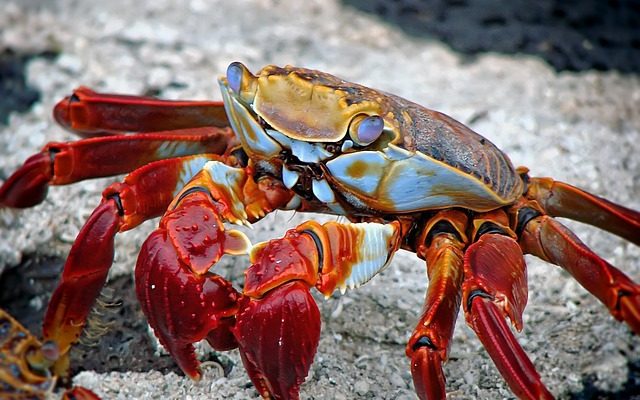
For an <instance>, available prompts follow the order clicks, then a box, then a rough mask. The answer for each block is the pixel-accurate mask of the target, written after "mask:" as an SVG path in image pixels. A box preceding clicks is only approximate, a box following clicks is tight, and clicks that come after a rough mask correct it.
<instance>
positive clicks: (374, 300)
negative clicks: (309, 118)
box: [0, 0, 640, 399]
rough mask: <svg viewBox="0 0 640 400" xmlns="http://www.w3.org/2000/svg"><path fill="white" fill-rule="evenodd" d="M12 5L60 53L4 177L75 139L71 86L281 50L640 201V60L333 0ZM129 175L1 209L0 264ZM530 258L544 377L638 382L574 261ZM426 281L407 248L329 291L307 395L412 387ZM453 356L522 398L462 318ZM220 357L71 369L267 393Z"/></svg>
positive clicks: (117, 386) (613, 258) (532, 317)
mask: <svg viewBox="0 0 640 400" xmlns="http://www.w3.org/2000/svg"><path fill="white" fill-rule="evenodd" d="M0 8H2V10H3V12H2V13H0V27H2V29H1V30H0V50H1V49H3V48H11V49H14V50H16V51H20V52H22V53H25V54H26V53H29V54H38V53H42V52H47V53H48V52H55V53H58V54H59V56H58V57H57V58H53V59H52V58H46V57H39V58H38V57H36V58H33V59H31V61H30V62H29V64H28V68H27V79H28V84H29V85H31V86H32V87H34V88H37V90H39V91H40V92H41V99H40V101H39V102H38V103H36V104H35V105H34V107H32V109H31V110H30V111H29V112H28V113H25V114H17V113H13V114H11V115H10V117H9V121H8V124H7V125H6V126H0V177H2V176H5V177H6V176H8V175H9V174H10V173H11V172H12V171H13V170H15V169H16V168H17V167H18V166H19V165H21V163H22V161H23V160H24V159H25V158H26V157H28V156H29V155H30V154H32V153H34V152H37V151H38V149H39V148H40V147H41V146H42V145H43V144H44V143H45V142H46V141H49V140H54V141H61V140H72V139H73V136H72V135H70V134H69V133H67V132H65V131H63V130H62V129H60V128H59V127H56V126H55V125H54V123H53V121H52V118H51V116H50V112H51V109H52V107H53V105H54V104H55V102H56V101H57V100H58V99H60V98H62V97H63V96H64V95H67V94H68V93H70V91H71V90H72V89H73V88H74V87H77V86H79V85H86V86H89V87H92V88H94V89H96V90H101V91H111V92H125V93H131V94H144V93H157V94H159V95H161V96H163V97H168V98H180V99H183V98H200V99H204V98H219V93H218V89H217V88H216V83H215V77H217V76H218V75H220V74H222V73H223V72H224V71H225V69H226V66H227V65H228V64H229V63H230V62H231V61H234V60H240V61H243V62H244V63H245V64H246V65H248V66H249V67H250V68H251V69H252V70H254V71H255V70H258V69H259V68H260V67H262V66H263V65H266V64H269V63H274V64H279V65H285V64H293V65H299V66H306V67H311V68H317V69H321V70H325V71H328V72H331V73H334V74H336V75H338V76H341V77H344V78H346V79H348V80H351V81H356V82H361V83H363V84H366V85H369V86H373V87H376V88H379V89H383V90H386V91H389V92H392V93H396V94H399V95H401V96H403V97H406V98H409V99H411V100H414V101H416V102H418V103H421V104H424V105H425V106H428V107H430V108H433V109H437V110H440V111H443V112H445V113H447V114H449V115H451V116H453V117H454V118H456V119H458V120H460V121H462V122H464V123H467V124H469V125H470V126H471V127H472V128H473V129H474V130H476V131H478V132H480V133H482V134H483V135H485V136H486V137H487V138H488V139H489V140H491V141H493V142H494V143H496V144H497V145H498V146H499V147H500V148H502V149H503V150H504V151H505V152H506V153H507V154H509V156H510V157H511V159H512V161H513V162H514V164H516V165H527V166H528V167H529V168H530V169H531V175H534V176H553V177H555V178H557V179H560V180H563V181H567V182H570V183H572V184H575V185H577V186H580V187H583V188H585V189H587V190H589V191H591V192H593V193H595V194H598V195H606V196H607V197H608V198H610V199H612V200H614V201H616V202H618V203H621V204H625V205H626V206H629V207H631V208H634V209H640V158H639V157H638V154H639V152H640V106H639V105H640V81H639V79H638V77H637V76H635V75H621V74H619V73H616V72H595V71H585V72H581V73H569V72H555V71H554V70H552V69H551V68H550V67H549V66H548V65H547V64H545V63H544V62H543V61H541V60H540V59H537V58H535V57H530V56H506V55H497V54H483V55H480V56H478V57H477V58H476V59H475V60H473V61H471V62H470V61H468V60H464V61H463V59H462V58H461V57H460V56H459V55H457V54H456V53H454V52H452V51H451V50H450V49H449V48H448V47H446V46H444V45H442V44H440V43H438V42H435V41H433V40H427V39H422V38H419V37H411V36H407V35H406V34H405V33H403V32H402V31H401V30H399V29H397V28H395V27H393V26H389V25H386V24H384V23H383V22H381V21H379V20H378V19H376V18H374V17H371V16H369V15H367V14H363V13H361V12H358V11H357V10H354V9H352V8H346V7H343V6H342V5H341V4H340V3H338V2H337V1H326V0H323V1H320V0H315V1H307V2H298V1H293V0H280V1H276V0H241V1H235V2H224V1H204V0H190V1H184V2H178V1H169V0H156V1H142V0H140V1H137V2H136V5H135V7H132V6H131V3H130V2H128V1H125V0H112V1H109V2H102V3H100V5H99V6H97V5H96V3H95V2H92V1H88V0H55V1H49V2H44V1H37V0H21V1H17V0H16V1H11V0H0ZM117 179H118V178H115V179H113V178H109V179H98V180H95V181H88V182H84V183H81V184H77V185H73V186H69V187H57V188H52V189H51V190H50V194H49V196H48V198H47V200H46V201H45V202H44V203H43V204H42V205H39V206H37V207H35V208H33V209H30V210H24V211H14V210H0V232H1V233H0V265H1V266H2V267H14V266H17V265H20V263H21V261H22V260H23V259H26V258H28V257H33V256H63V257H64V255H65V254H66V253H67V252H68V250H69V247H70V245H71V243H72V241H73V239H74V237H75V235H76V234H77V232H78V230H79V229H80V227H81V226H82V224H83V222H84V220H85V219H86V218H87V217H88V215H89V214H90V213H91V210H92V208H93V207H94V206H95V205H96V204H97V203H98V201H99V199H100V193H101V190H102V189H103V188H104V187H106V186H107V185H108V184H109V183H111V182H114V181H115V180H117ZM307 218H316V216H312V215H302V214H295V215H292V214H288V213H280V212H279V213H277V214H276V215H275V216H272V217H270V218H267V219H266V220H265V221H263V222H261V223H260V224H257V225H256V229H254V230H253V231H252V232H250V236H251V238H252V240H253V241H254V242H258V241H260V240H265V239H268V238H272V237H277V236H280V235H282V234H283V233H284V231H285V229H286V228H287V227H291V226H294V225H295V224H298V223H300V222H301V221H303V220H305V219H307ZM322 220H326V218H325V219H322ZM155 224H156V222H155V221H153V222H148V223H146V224H144V226H142V227H141V228H140V229H137V230H135V231H133V232H127V233H124V234H121V235H119V236H118V238H117V240H116V249H117V251H116V258H115V261H114V267H113V269H112V272H111V276H112V277H116V276H119V275H122V274H130V273H131V269H132V266H133V265H134V262H135V257H136V253H137V249H138V248H139V246H140V244H141V243H142V241H143V240H144V238H145V237H146V236H147V235H148V234H149V232H150V231H151V230H152V229H153V227H154V226H155ZM568 224H569V225H570V226H571V227H572V228H574V229H575V231H576V232H577V233H578V234H579V235H580V236H581V238H583V239H584V240H585V242H587V243H589V244H590V245H592V246H593V248H594V249H595V250H596V251H598V252H599V253H600V254H602V255H603V257H605V258H606V259H607V260H608V261H610V262H611V263H613V264H614V265H618V266H620V267H621V268H622V269H623V270H625V271H626V272H627V273H628V274H629V275H630V276H632V277H634V278H635V279H639V278H640V248H639V247H638V246H635V245H632V244H629V243H627V242H625V241H623V240H622V239H619V238H617V237H613V236H611V235H608V234H604V233H602V232H599V231H597V230H596V229H592V228H590V227H586V226H584V225H580V224H576V223H568ZM244 262H245V263H246V261H244ZM527 262H528V265H529V287H530V296H529V305H528V307H527V310H526V312H525V317H524V318H525V329H524V330H523V332H522V333H519V334H518V335H517V336H518V338H519V340H520V342H521V343H522V344H523V346H524V348H525V349H526V350H527V352H528V353H529V354H530V355H531V358H532V360H533V361H534V363H535V364H536V366H537V367H538V369H539V371H540V374H541V376H542V379H543V381H544V382H545V383H546V384H547V385H548V387H549V388H550V390H551V391H552V392H553V393H554V394H555V395H557V396H558V397H560V398H570V397H571V396H574V397H576V398H580V396H584V393H585V390H586V389H585V388H587V387H589V388H592V387H595V388H596V390H598V391H602V393H604V395H603V396H607V393H608V395H610V396H615V394H616V393H620V391H621V390H623V387H626V386H625V385H627V386H628V382H630V381H632V380H633V379H634V378H633V376H632V374H630V366H633V365H637V363H638V362H640V360H639V359H640V357H639V356H638V354H639V353H638V351H637V349H638V346H639V345H640V341H639V340H638V338H637V337H635V336H633V335H632V334H631V333H630V331H629V329H628V328H627V327H626V326H624V325H622V324H619V323H616V322H615V321H614V319H613V318H612V317H611V316H610V315H609V314H608V312H607V311H606V309H604V308H603V307H602V306H601V305H600V304H599V303H598V302H597V301H596V300H595V299H593V298H592V297H591V296H590V295H589V294H588V293H586V292H585V291H584V290H583V289H582V288H580V287H579V285H577V284H576V283H575V282H574V281H572V280H571V279H570V278H569V277H568V276H567V274H566V273H563V272H562V271H560V270H559V269H557V268H553V267H551V266H549V265H545V264H544V263H542V262H540V261H538V260H536V259H534V258H531V257H527ZM239 264H240V263H239ZM244 265H246V264H244ZM230 266H231V264H230V263H227V264H225V265H221V266H220V267H219V270H220V271H224V270H225V268H226V269H229V268H230ZM2 267H0V268H2ZM235 268H236V269H238V268H241V267H238V266H236V267H235ZM237 274H238V272H237V271H236V272H234V273H230V276H237ZM426 284H427V281H426V278H425V272H424V265H422V263H420V262H418V261H417V260H416V259H415V258H414V257H413V255H411V254H408V253H404V252H401V253H399V254H398V255H397V256H396V257H395V259H394V262H393V265H392V267H390V268H389V269H387V270H386V271H385V272H384V273H383V274H382V275H381V276H379V277H377V278H376V279H374V280H373V281H372V282H370V283H369V284H368V285H366V286H365V287H363V288H361V289H359V290H357V291H352V292H348V293H347V294H346V295H344V296H336V297H334V298H331V299H330V300H328V301H321V302H320V303H321V312H322V316H323V332H322V336H321V341H320V346H319V349H318V354H317V356H316V360H315V363H314V365H313V367H312V370H311V372H310V377H309V378H308V380H307V383H305V384H304V385H303V387H302V397H303V398H309V399H333V398H336V399H340V398H342V399H354V398H355V399H365V398H366V399H370V398H375V399H412V398H415V395H414V394H413V389H412V387H413V384H412V381H411V375H410V373H409V365H408V361H407V359H406V358H405V356H404V345H405V343H406V340H407V339H408V337H409V335H410V333H411V331H412V330H413V325H414V324H415V321H416V318H417V317H418V315H419V314H420V311H421V304H422V301H423V296H424V291H425V288H426ZM450 356H451V359H450V361H449V362H448V363H447V364H446V365H445V373H446V375H447V377H448V381H447V385H448V386H447V387H448V396H449V398H450V399H471V398H482V399H495V398H511V397H512V395H511V393H510V391H509V390H508V388H507V386H506V385H505V383H504V381H503V380H502V379H501V377H500V375H499V374H498V372H497V371H496V369H495V367H494V366H493V364H492V363H491V361H490V360H489V359H488V357H487V355H486V353H485V352H484V351H483V350H482V347H481V345H480V343H479V341H478V340H477V339H476V338H475V336H474V334H473V332H472V331H471V330H470V329H469V328H467V327H466V325H465V324H464V321H463V319H462V318H460V319H459V321H458V325H457V330H456V334H455V337H454V341H453V346H452V349H451V355H450ZM221 357H225V359H226V360H228V361H229V362H231V363H232V364H233V365H235V366H234V367H233V368H232V369H231V371H230V373H228V374H227V376H221V375H220V373H219V369H218V368H216V367H211V368H207V369H206V372H205V377H204V379H203V380H202V381H200V382H192V381H190V380H188V379H186V378H184V377H183V376H181V375H176V374H175V373H173V372H169V373H166V374H163V373H161V372H158V371H148V372H110V373H101V374H96V373H94V372H92V371H85V372H81V373H80V374H78V375H77V376H75V377H74V382H75V383H77V384H81V385H85V386H87V387H89V388H91V389H93V390H95V391H96V392H97V393H99V394H100V395H101V396H103V397H104V398H106V399H133V398H136V399H174V398H175V399H178V398H180V399H182V398H190V399H199V398H202V399H204V398H207V399H209V398H220V399H222V398H224V399H247V398H256V397H257V392H256V391H255V390H254V389H253V387H252V386H251V385H250V383H249V379H248V377H247V375H246V373H245V372H244V370H243V368H242V366H241V363H240V361H239V356H238V354H237V352H229V353H224V354H223V355H221ZM629 390H630V391H628V392H626V393H628V394H630V395H633V394H638V392H640V389H638V388H633V387H632V388H631V389H629Z"/></svg>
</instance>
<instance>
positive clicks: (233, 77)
mask: <svg viewBox="0 0 640 400" xmlns="http://www.w3.org/2000/svg"><path fill="white" fill-rule="evenodd" d="M243 73H244V68H243V65H242V64H240V63H239V62H234V63H231V64H230V65H229V67H228V68H227V82H229V87H230V88H231V90H233V91H234V92H236V93H240V88H241V87H242V75H243Z"/></svg>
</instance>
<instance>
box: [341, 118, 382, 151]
mask: <svg viewBox="0 0 640 400" xmlns="http://www.w3.org/2000/svg"><path fill="white" fill-rule="evenodd" d="M383 130H384V120H383V119H382V118H380V117H379V116H377V115H364V114H363V115H358V116H356V117H355V118H354V119H353V121H351V125H349V136H351V139H353V141H354V142H356V143H357V144H359V145H361V146H364V145H368V144H370V143H373V142H374V141H375V140H376V139H378V138H379V137H380V135H381V134H382V131H383Z"/></svg>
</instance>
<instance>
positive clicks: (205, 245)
mask: <svg viewBox="0 0 640 400" xmlns="http://www.w3.org/2000/svg"><path fill="white" fill-rule="evenodd" d="M291 197H292V193H291V192H290V191H289V190H288V189H286V188H284V186H282V185H280V186H277V185H276V184H275V183H274V182H269V179H268V178H264V179H263V180H260V181H259V182H257V183H256V182H255V181H254V180H253V178H252V176H251V169H250V168H232V167H230V166H228V165H226V164H223V163H221V162H210V163H207V164H206V165H205V166H204V167H203V168H202V170H201V171H200V172H199V173H198V174H196V175H195V176H194V177H193V179H192V180H191V181H190V182H189V183H188V185H186V186H185V187H184V188H183V190H182V191H181V192H180V193H179V194H178V195H177V196H176V198H175V200H174V202H173V203H172V204H171V205H170V206H169V208H168V211H167V212H166V213H165V215H164V216H163V217H162V219H161V220H160V226H159V228H158V229H157V230H156V231H154V232H153V233H152V234H151V236H150V237H149V238H148V239H147V241H145V243H144V245H143V248H142V249H141V252H140V256H139V257H138V262H137V264H136V294H137V296H138V299H139V300H140V304H141V305H142V310H143V312H144V313H145V315H146V316H147V319H148V321H149V325H151V327H152V328H153V330H154V332H155V334H156V336H157V337H158V339H159V340H160V343H161V344H162V345H163V346H164V347H165V348H166V349H167V351H169V353H170V354H171V356H172V357H173V358H174V359H175V360H176V362H177V363H178V365H179V366H180V368H181V369H182V370H183V371H184V373H185V374H187V375H188V376H190V377H192V378H194V379H199V378H200V376H201V373H200V368H199V362H198V360H197V359H196V357H195V354H194V348H193V343H195V342H198V341H200V340H202V339H203V338H205V337H206V338H207V339H208V340H209V342H210V343H211V344H212V346H214V347H215V348H217V349H229V348H233V347H236V346H237V343H236V341H235V338H234V337H233V335H232V333H231V331H230V328H231V326H232V325H233V323H234V321H235V317H234V315H235V312H236V310H237V302H238V299H239V295H238V294H236V293H235V291H233V290H232V288H231V285H230V284H228V283H226V282H225V281H224V280H222V278H220V277H218V276H217V275H214V274H212V273H210V272H208V271H209V269H210V268H211V267H212V266H213V265H215V263H216V262H217V261H218V260H219V259H220V257H222V256H223V255H224V254H231V255H236V254H242V253H247V252H248V251H249V242H248V239H247V238H246V236H244V234H242V233H240V232H239V231H235V230H225V227H224V223H225V222H232V223H236V224H249V222H253V221H257V220H258V219H260V218H262V217H263V216H264V215H265V214H266V213H267V212H270V211H271V210H273V209H274V208H275V207H279V206H281V205H284V204H286V203H287V202H288V201H289V200H290V199H291Z"/></svg>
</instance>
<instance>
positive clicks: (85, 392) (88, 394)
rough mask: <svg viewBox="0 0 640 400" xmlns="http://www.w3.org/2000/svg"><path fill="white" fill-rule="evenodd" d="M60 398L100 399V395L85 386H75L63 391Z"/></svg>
mask: <svg viewBox="0 0 640 400" xmlns="http://www.w3.org/2000/svg"><path fill="white" fill-rule="evenodd" d="M62 400H100V396H98V395H97V394H95V393H93V392H92V391H91V390H89V389H87V388H83V387H81V386H75V387H73V388H71V389H69V390H67V391H65V392H64V394H63V395H62Z"/></svg>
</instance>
